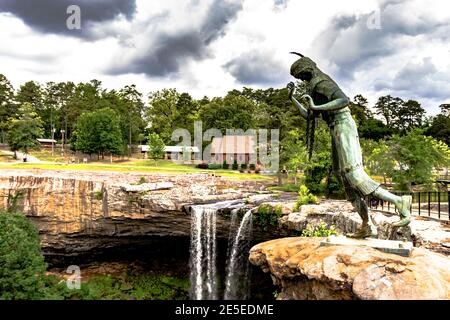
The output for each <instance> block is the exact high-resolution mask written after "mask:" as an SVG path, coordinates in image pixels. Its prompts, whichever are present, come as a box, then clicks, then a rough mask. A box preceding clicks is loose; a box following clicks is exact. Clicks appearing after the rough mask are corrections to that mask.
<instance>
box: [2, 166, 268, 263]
mask: <svg viewBox="0 0 450 320" xmlns="http://www.w3.org/2000/svg"><path fill="white" fill-rule="evenodd" d="M141 177H144V178H145V179H143V178H141ZM140 180H141V181H142V180H145V181H146V183H144V184H140V185H139V184H138V182H139V181H140ZM264 187H265V186H264V183H262V182H259V181H234V180H229V179H226V178H224V177H220V176H215V175H211V174H207V173H205V174H203V173H198V174H197V173H196V174H176V175H174V174H143V173H114V172H87V171H62V170H61V171H56V170H51V171H50V170H1V171H0V210H2V209H6V208H8V207H11V206H16V207H17V209H18V210H19V211H21V212H24V213H25V214H26V215H27V216H28V217H29V218H30V219H31V220H32V222H33V223H34V224H35V225H36V226H37V228H38V229H39V232H40V235H41V243H42V247H43V251H44V253H45V254H46V255H69V256H70V255H77V254H79V253H82V252H89V251H90V250H94V249H95V250H103V249H105V248H111V247H114V246H117V245H119V244H125V245H127V243H129V244H130V245H131V244H132V243H133V241H140V239H141V238H145V237H184V238H186V237H187V238H188V237H189V236H190V228H191V226H190V215H189V214H187V213H186V212H184V210H183V208H184V207H185V206H187V205H192V204H203V203H210V202H217V201H223V200H232V199H243V198H245V197H247V196H248V195H251V194H253V193H254V192H256V191H259V190H262V189H264ZM228 229H229V221H228V220H226V219H222V218H221V217H219V218H218V220H217V233H218V235H217V236H218V237H219V238H220V237H222V238H227V237H228ZM267 239H268V238H267V237H266V239H265V240H267ZM134 243H135V242H134Z"/></svg>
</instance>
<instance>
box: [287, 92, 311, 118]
mask: <svg viewBox="0 0 450 320" xmlns="http://www.w3.org/2000/svg"><path fill="white" fill-rule="evenodd" d="M291 101H292V102H293V103H294V105H295V106H296V107H297V108H298V110H299V111H300V114H301V115H302V117H303V118H305V119H306V118H307V117H308V111H307V110H306V108H305V107H304V106H303V105H302V104H301V103H300V102H298V100H297V99H295V98H294V96H291Z"/></svg>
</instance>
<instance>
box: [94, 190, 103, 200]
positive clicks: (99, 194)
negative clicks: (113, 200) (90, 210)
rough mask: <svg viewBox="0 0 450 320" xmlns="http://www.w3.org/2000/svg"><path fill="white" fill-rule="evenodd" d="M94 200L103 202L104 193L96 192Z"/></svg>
mask: <svg viewBox="0 0 450 320" xmlns="http://www.w3.org/2000/svg"><path fill="white" fill-rule="evenodd" d="M94 200H103V191H94Z"/></svg>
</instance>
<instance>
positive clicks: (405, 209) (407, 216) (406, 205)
mask: <svg viewBox="0 0 450 320" xmlns="http://www.w3.org/2000/svg"><path fill="white" fill-rule="evenodd" d="M411 204H412V196H402V202H401V203H400V204H399V205H398V206H397V210H398V212H399V213H400V217H401V219H400V221H397V222H395V223H393V224H392V226H393V227H405V226H407V225H408V224H409V223H410V222H411V212H410V208H411Z"/></svg>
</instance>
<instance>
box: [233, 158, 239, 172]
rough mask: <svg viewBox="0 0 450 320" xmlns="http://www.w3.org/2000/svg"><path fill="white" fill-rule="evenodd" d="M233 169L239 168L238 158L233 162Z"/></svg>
mask: <svg viewBox="0 0 450 320" xmlns="http://www.w3.org/2000/svg"><path fill="white" fill-rule="evenodd" d="M231 168H232V169H233V170H237V169H238V168H239V166H238V163H237V161H236V160H234V162H233V166H232V167H231Z"/></svg>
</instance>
